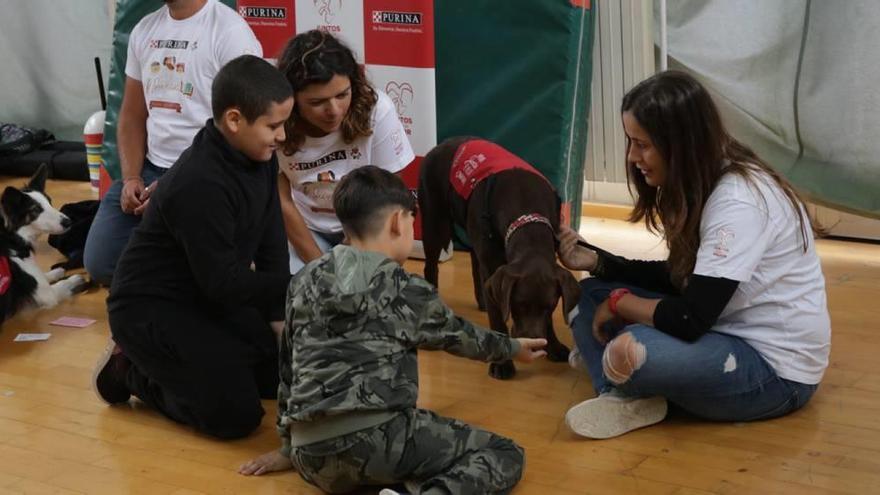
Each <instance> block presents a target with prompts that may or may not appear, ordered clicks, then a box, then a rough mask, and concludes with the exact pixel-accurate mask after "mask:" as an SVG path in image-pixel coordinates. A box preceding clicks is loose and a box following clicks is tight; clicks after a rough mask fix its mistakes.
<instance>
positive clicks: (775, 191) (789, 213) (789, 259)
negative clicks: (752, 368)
mask: <svg viewBox="0 0 880 495" xmlns="http://www.w3.org/2000/svg"><path fill="white" fill-rule="evenodd" d="M752 177H753V178H754V180H753V181H749V180H747V179H745V178H744V177H742V176H740V175H738V174H735V173H728V174H725V175H724V176H723V177H722V178H721V180H720V181H719V182H718V185H717V186H716V187H715V190H714V191H712V194H711V195H710V196H709V200H708V201H707V202H706V207H705V209H704V210H703V217H702V221H701V225H700V239H701V242H700V248H699V251H698V252H697V262H696V266H695V267H694V273H695V274H697V275H704V276H707V277H723V278H726V279H730V280H736V281H738V282H739V286H738V287H737V290H736V293H734V295H733V298H731V300H730V302H729V303H728V304H727V307H726V308H725V309H724V311H723V312H722V313H721V316H720V318H719V319H718V322H717V324H716V326H715V327H713V328H712V330H713V331H717V332H721V333H726V334H729V335H734V336H737V337H740V338H742V339H744V340H745V341H746V342H747V343H748V344H749V345H751V346H752V347H753V348H754V349H755V350H757V351H758V353H760V354H761V356H762V357H763V358H764V359H765V360H767V362H768V363H769V364H770V366H771V367H773V369H774V370H775V371H776V374H777V375H779V376H780V377H782V378H785V379H788V380H792V381H796V382H799V383H805V384H816V383H819V382H820V381H821V380H822V375H823V373H824V372H825V368H827V367H828V355H829V352H830V350H831V322H830V319H829V316H828V305H827V302H826V296H825V278H824V277H823V275H822V267H821V266H820V265H819V256H818V255H817V254H816V249H815V244H814V243H813V238H812V232H811V231H810V232H808V236H807V239H808V241H809V243H808V246H807V251H806V252H804V249H803V247H804V243H803V237H802V234H801V227H800V222H799V221H798V216H797V212H796V211H795V209H794V208H793V207H792V205H791V203H789V201H788V198H786V196H785V194H784V193H783V191H782V190H781V189H780V188H779V187H778V186H777V185H776V183H775V181H773V179H772V178H771V177H770V176H768V175H767V174H766V173H764V172H754V173H752ZM804 219H805V220H807V217H806V213H804Z"/></svg>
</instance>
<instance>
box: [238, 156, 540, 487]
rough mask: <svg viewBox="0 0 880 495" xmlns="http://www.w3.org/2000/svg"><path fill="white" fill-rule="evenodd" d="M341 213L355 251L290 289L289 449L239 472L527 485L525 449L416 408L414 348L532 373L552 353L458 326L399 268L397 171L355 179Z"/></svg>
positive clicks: (283, 411) (282, 404)
mask: <svg viewBox="0 0 880 495" xmlns="http://www.w3.org/2000/svg"><path fill="white" fill-rule="evenodd" d="M333 203H334V207H335V209H336V214H337V215H338V216H339V219H340V221H341V222H342V225H343V229H344V231H345V234H346V236H347V237H348V239H349V240H350V243H351V245H350V246H346V245H339V246H336V247H335V248H333V250H332V251H331V252H329V253H327V254H325V255H324V256H322V257H321V258H319V259H317V260H315V261H313V262H311V263H309V264H308V265H307V266H306V267H305V268H304V269H303V270H301V271H300V272H299V273H298V274H297V275H296V276H295V277H294V279H293V280H292V281H291V284H290V288H289V290H288V295H287V318H286V324H285V328H284V335H283V337H282V342H281V364H280V369H281V385H280V386H279V390H278V422H277V425H278V432H279V434H280V436H281V442H282V448H281V449H280V450H275V451H272V452H270V453H268V454H265V455H263V456H261V457H258V458H257V459H254V460H252V461H250V462H248V463H246V464H244V465H243V466H242V467H241V468H240V470H239V472H241V473H242V474H256V475H259V474H263V473H267V472H270V471H279V470H284V469H290V468H292V467H294V468H296V469H297V470H298V471H299V473H300V475H301V476H302V477H303V479H305V480H306V481H308V482H309V483H312V484H314V485H316V486H318V487H319V488H321V489H322V490H324V491H327V492H331V493H344V492H349V491H351V490H353V489H355V488H357V487H358V486H361V485H377V484H386V485H388V484H395V483H400V482H404V483H405V484H406V486H407V487H408V489H410V490H412V491H414V492H416V493H431V494H434V493H438V494H439V493H447V494H449V493H451V494H455V495H459V494H470V493H473V494H486V493H507V492H509V491H510V490H511V489H512V488H513V486H514V485H515V484H516V483H517V482H518V481H519V479H520V477H521V476H522V468H523V450H522V448H521V447H519V446H518V445H516V444H515V443H514V442H513V441H512V440H510V439H508V438H504V437H500V436H498V435H495V434H493V433H490V432H487V431H483V430H480V429H477V428H474V427H472V426H469V425H467V424H465V423H463V422H461V421H457V420H454V419H449V418H444V417H441V416H438V415H436V414H434V413H433V412H431V411H426V410H423V409H418V408H416V399H417V398H418V362H417V359H416V358H417V352H416V351H417V349H419V348H422V349H443V350H445V351H447V352H450V353H452V354H455V355H458V356H462V357H467V358H471V359H482V360H484V361H504V360H507V359H511V358H516V359H518V360H520V361H524V362H530V361H533V360H535V359H537V358H539V357H540V356H543V355H544V354H545V353H544V351H542V350H540V348H542V347H543V346H544V345H546V341H545V340H544V339H512V338H509V337H507V336H506V335H502V334H500V333H497V332H491V331H487V330H484V329H482V328H478V327H475V326H473V325H472V324H471V323H469V322H468V321H466V320H463V319H461V318H458V317H456V316H455V315H454V314H453V313H452V310H450V309H449V308H448V307H447V306H446V305H445V304H443V302H442V301H441V300H440V298H439V296H438V295H437V291H436V290H435V289H434V287H433V286H432V285H431V284H429V283H428V282H426V281H425V280H424V279H422V278H420V277H417V276H415V275H411V274H408V273H407V272H405V271H404V269H403V267H402V266H401V263H402V262H403V261H404V260H405V259H406V258H407V256H408V254H409V252H410V248H411V247H412V242H413V219H414V210H415V201H414V199H413V196H412V194H410V192H409V190H408V189H407V188H406V186H404V184H403V182H402V181H401V180H400V179H399V178H398V177H397V176H395V175H394V174H391V173H389V172H387V171H385V170H382V169H379V168H377V167H363V168H360V169H357V170H355V171H352V172H351V173H349V174H348V175H346V176H345V177H344V178H343V179H342V180H341V181H340V182H339V185H338V186H337V188H336V191H335V193H334V197H333ZM386 493H387V492H386Z"/></svg>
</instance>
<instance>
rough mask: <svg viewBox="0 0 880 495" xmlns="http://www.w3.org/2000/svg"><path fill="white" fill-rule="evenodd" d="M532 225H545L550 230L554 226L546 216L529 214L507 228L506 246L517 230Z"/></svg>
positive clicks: (505, 235)
mask: <svg viewBox="0 0 880 495" xmlns="http://www.w3.org/2000/svg"><path fill="white" fill-rule="evenodd" d="M530 223H543V224H544V225H546V226H547V227H548V228H549V229H550V230H553V224H552V223H550V220H549V219H548V218H547V217H545V216H544V215H539V214H537V213H529V214H526V215H522V216H520V217H519V218H517V219H516V220H514V221H512V222H510V225H509V226H508V227H507V233H506V234H504V244H505V245H506V244H507V241H509V240H510V237H511V236H512V235H513V233H514V232H516V231H517V229H519V228H520V227H522V226H523V225H526V224H530Z"/></svg>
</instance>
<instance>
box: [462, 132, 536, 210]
mask: <svg viewBox="0 0 880 495" xmlns="http://www.w3.org/2000/svg"><path fill="white" fill-rule="evenodd" d="M515 168H517V169H520V170H526V171H528V172H531V173H533V174H535V175H537V176H538V177H541V178H542V179H544V180H545V181H546V180H547V179H546V178H545V177H544V176H543V175H541V172H538V171H537V170H536V169H535V167H532V166H531V165H529V164H528V163H526V162H525V160H523V159H522V158H520V157H518V156H516V155H514V154H513V153H511V152H509V151H507V150H506V149H504V148H502V147H501V146H498V145H497V144H495V143H492V142H489V141H485V140H483V139H475V140H473V141H467V142H465V143H463V144H461V145H460V146H459V147H458V149H457V150H455V157H454V158H453V159H452V168H451V169H450V170H449V180H450V181H452V187H453V188H454V189H455V192H456V193H458V195H459V196H461V197H462V198H464V199H468V198H470V196H471V193H472V192H474V188H475V187H477V184H479V183H480V182H481V181H482V180H484V179H486V178H487V177H489V176H490V175H493V174H497V173H498V172H502V171H504V170H510V169H515ZM548 183H549V181H548Z"/></svg>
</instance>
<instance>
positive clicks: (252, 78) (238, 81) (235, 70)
mask: <svg viewBox="0 0 880 495" xmlns="http://www.w3.org/2000/svg"><path fill="white" fill-rule="evenodd" d="M291 97H293V89H292V88H291V87H290V82H288V81H287V78H286V77H284V74H282V73H281V72H279V71H278V69H276V68H275V67H274V66H273V65H272V64H270V63H269V62H266V61H265V60H263V59H261V58H260V57H256V56H254V55H242V56H240V57H236V58H234V59H232V60H230V61H229V62H227V64H226V65H224V66H223V67H222V68H221V69H220V71H219V72H217V76H216V77H214V82H213V84H211V110H212V111H213V113H214V120H220V118H221V117H222V116H223V112H225V111H226V110H228V109H230V108H233V107H234V108H238V110H239V111H240V112H241V114H242V115H244V118H246V119H247V120H248V122H253V121H255V120H257V118H258V117H259V116H260V115H263V114H264V113H266V111H267V110H268V109H269V106H270V105H271V104H272V103H284V102H285V101H287V99H288V98H291Z"/></svg>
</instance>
